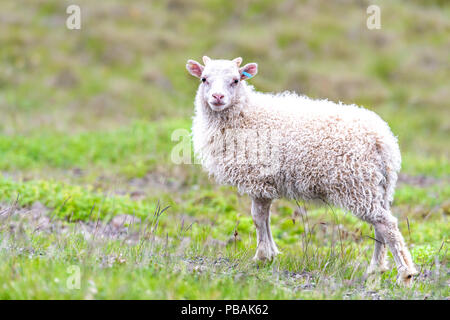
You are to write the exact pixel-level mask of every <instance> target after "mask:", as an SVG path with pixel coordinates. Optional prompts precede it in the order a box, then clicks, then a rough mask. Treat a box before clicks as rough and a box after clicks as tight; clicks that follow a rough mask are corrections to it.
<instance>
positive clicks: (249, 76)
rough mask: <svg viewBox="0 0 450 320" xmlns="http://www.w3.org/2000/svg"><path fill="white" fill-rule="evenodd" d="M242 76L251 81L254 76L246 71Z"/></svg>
mask: <svg viewBox="0 0 450 320" xmlns="http://www.w3.org/2000/svg"><path fill="white" fill-rule="evenodd" d="M242 74H243V75H244V76H246V77H247V78H249V79H250V78H251V77H252V75H251V74H250V73H248V72H245V71H242Z"/></svg>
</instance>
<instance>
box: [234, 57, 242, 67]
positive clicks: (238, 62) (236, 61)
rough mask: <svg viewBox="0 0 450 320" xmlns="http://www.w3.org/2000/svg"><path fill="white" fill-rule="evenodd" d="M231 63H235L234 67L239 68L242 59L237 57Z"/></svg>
mask: <svg viewBox="0 0 450 320" xmlns="http://www.w3.org/2000/svg"><path fill="white" fill-rule="evenodd" d="M233 62H234V63H236V65H237V66H238V67H239V66H240V65H241V63H242V58H241V57H237V58H236V59H233Z"/></svg>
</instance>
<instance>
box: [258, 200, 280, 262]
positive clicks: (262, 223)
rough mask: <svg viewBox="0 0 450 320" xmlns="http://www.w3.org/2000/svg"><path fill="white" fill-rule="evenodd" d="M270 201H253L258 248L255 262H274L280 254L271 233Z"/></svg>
mask: <svg viewBox="0 0 450 320" xmlns="http://www.w3.org/2000/svg"><path fill="white" fill-rule="evenodd" d="M271 203H272V200H270V199H252V218H253V222H254V223H255V227H256V241H257V248H256V254H255V257H254V258H253V260H272V259H273V258H274V257H275V256H276V255H277V254H278V253H279V251H278V249H277V246H276V244H275V241H274V240H273V238H272V232H271V231H270V205H271Z"/></svg>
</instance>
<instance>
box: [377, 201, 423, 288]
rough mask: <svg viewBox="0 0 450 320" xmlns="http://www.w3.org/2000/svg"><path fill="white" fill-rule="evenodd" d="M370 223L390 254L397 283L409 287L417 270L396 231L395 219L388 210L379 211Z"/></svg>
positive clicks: (397, 230)
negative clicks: (396, 271)
mask: <svg viewBox="0 0 450 320" xmlns="http://www.w3.org/2000/svg"><path fill="white" fill-rule="evenodd" d="M372 223H373V225H374V226H375V230H376V233H377V234H378V235H379V236H381V237H382V238H383V239H384V242H385V243H386V244H387V245H388V246H389V249H390V250H391V252H392V255H393V257H394V260H395V264H396V266H397V270H398V280H399V282H401V283H403V284H405V285H410V284H411V280H412V278H413V276H414V275H415V274H417V270H416V268H415V267H414V264H413V262H412V258H411V254H410V253H409V250H408V248H407V247H406V245H405V241H404V239H403V236H402V234H401V233H400V230H399V229H398V225H397V219H396V218H395V217H394V216H392V214H391V213H390V212H389V211H388V210H385V209H381V210H380V212H379V214H377V215H376V219H374V221H372Z"/></svg>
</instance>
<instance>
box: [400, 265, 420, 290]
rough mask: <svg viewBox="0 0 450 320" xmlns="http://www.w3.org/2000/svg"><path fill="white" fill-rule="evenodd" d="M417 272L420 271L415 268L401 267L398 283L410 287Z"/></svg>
mask: <svg viewBox="0 0 450 320" xmlns="http://www.w3.org/2000/svg"><path fill="white" fill-rule="evenodd" d="M417 273H418V272H417V270H416V269H415V268H400V269H399V270H398V275H397V283H398V284H400V285H404V286H407V287H410V286H411V285H412V282H413V278H414V276H415V275H416V274H417Z"/></svg>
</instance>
